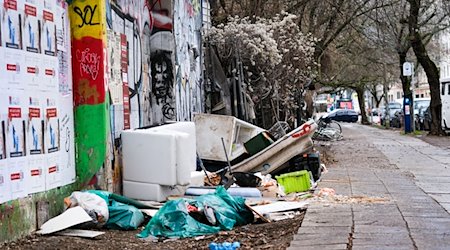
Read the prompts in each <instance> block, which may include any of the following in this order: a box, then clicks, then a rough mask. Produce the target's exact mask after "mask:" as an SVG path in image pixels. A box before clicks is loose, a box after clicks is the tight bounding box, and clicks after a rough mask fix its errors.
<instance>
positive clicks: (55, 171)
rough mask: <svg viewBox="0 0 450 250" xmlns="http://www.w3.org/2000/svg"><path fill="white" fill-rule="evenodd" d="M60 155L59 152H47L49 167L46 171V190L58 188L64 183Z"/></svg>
mask: <svg viewBox="0 0 450 250" xmlns="http://www.w3.org/2000/svg"><path fill="white" fill-rule="evenodd" d="M59 155H60V153H59V152H55V153H51V154H47V157H46V158H47V165H46V166H47V168H46V173H45V183H46V185H45V188H46V190H50V189H53V188H57V187H59V186H61V185H62V180H61V169H60V166H59Z"/></svg>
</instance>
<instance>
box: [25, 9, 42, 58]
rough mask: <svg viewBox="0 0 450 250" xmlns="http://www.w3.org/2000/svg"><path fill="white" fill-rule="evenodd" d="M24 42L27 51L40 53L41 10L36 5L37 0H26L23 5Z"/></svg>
mask: <svg viewBox="0 0 450 250" xmlns="http://www.w3.org/2000/svg"><path fill="white" fill-rule="evenodd" d="M23 10H24V13H23V16H24V18H23V22H22V42H23V47H24V50H25V51H28V52H32V53H40V52H41V51H40V47H41V46H40V42H41V41H40V40H39V37H40V34H39V32H40V30H39V26H40V24H41V21H40V20H39V19H40V16H38V15H40V11H39V9H38V8H37V6H36V5H35V0H26V2H25V3H24V6H23Z"/></svg>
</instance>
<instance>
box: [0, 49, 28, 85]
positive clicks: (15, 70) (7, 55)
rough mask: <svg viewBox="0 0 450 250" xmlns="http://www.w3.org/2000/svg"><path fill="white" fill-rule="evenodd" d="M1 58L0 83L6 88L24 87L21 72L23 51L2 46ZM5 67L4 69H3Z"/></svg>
mask: <svg viewBox="0 0 450 250" xmlns="http://www.w3.org/2000/svg"><path fill="white" fill-rule="evenodd" d="M0 50H2V53H0V55H2V54H3V55H2V56H3V57H2V60H0V64H1V65H0V68H1V70H0V76H1V82H3V83H2V85H4V88H8V89H21V90H23V89H25V83H24V81H23V76H22V74H21V71H22V70H23V69H22V68H23V67H24V61H23V51H21V50H15V49H8V48H2V47H0ZM5 69H6V70H5Z"/></svg>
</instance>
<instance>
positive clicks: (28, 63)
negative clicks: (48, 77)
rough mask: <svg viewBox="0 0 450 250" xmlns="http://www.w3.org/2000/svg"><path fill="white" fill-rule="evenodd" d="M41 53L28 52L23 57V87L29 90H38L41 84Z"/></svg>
mask: <svg viewBox="0 0 450 250" xmlns="http://www.w3.org/2000/svg"><path fill="white" fill-rule="evenodd" d="M41 57H42V56H41V55H39V54H31V53H28V54H27V55H26V56H25V57H24V66H25V69H24V74H25V76H24V77H23V80H24V81H25V89H26V90H27V91H30V92H38V91H39V92H40V91H41V86H40V85H41V84H42V75H41V73H42V61H41Z"/></svg>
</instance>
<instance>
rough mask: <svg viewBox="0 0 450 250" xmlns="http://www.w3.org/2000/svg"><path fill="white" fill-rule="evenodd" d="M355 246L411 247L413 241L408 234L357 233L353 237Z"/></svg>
mask: <svg viewBox="0 0 450 250" xmlns="http://www.w3.org/2000/svg"><path fill="white" fill-rule="evenodd" d="M352 242H353V245H361V244H362V245H364V244H366V245H378V244H380V243H382V244H385V245H411V244H412V241H411V238H410V236H409V234H408V233H392V234H384V233H383V234H381V233H369V234H368V233H355V234H354V235H353V241H352Z"/></svg>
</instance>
